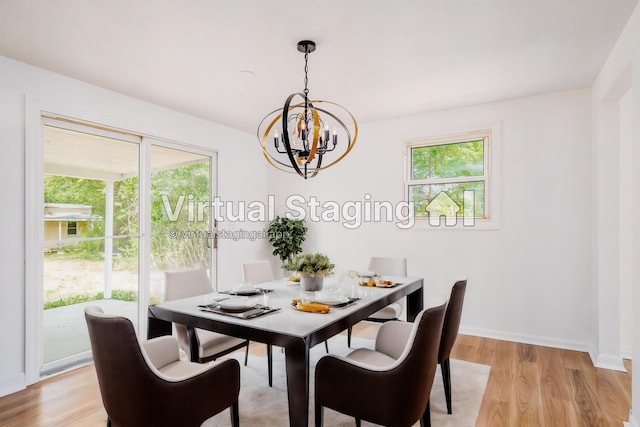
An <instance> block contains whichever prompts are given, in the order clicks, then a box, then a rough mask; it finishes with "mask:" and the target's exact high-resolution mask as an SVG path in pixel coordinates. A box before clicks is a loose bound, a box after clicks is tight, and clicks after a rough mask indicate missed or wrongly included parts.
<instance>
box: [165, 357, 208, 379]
mask: <svg viewBox="0 0 640 427" xmlns="http://www.w3.org/2000/svg"><path fill="white" fill-rule="evenodd" d="M208 369H209V364H202V363H193V362H187V361H186V360H178V361H176V362H173V363H169V364H168V365H165V366H163V367H162V368H160V369H158V371H160V373H162V374H163V375H166V376H167V377H171V378H176V379H178V378H184V377H191V376H194V375H196V374H198V373H199V372H201V371H202V372H204V371H206V370H208Z"/></svg>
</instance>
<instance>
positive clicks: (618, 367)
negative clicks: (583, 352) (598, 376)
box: [589, 351, 627, 372]
mask: <svg viewBox="0 0 640 427" xmlns="http://www.w3.org/2000/svg"><path fill="white" fill-rule="evenodd" d="M589 356H591V362H592V363H593V366H595V367H596V368H603V369H611V370H613V371H620V372H627V369H626V368H625V367H624V362H623V361H622V357H620V356H611V355H604V354H600V355H598V354H596V353H594V352H591V351H590V352H589Z"/></svg>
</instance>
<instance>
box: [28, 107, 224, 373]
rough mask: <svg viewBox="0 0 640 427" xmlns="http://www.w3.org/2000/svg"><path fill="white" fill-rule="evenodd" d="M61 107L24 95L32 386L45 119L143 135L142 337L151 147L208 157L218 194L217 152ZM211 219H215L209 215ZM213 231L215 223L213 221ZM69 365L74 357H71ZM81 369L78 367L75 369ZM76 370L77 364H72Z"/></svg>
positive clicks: (39, 350) (37, 366) (39, 312)
mask: <svg viewBox="0 0 640 427" xmlns="http://www.w3.org/2000/svg"><path fill="white" fill-rule="evenodd" d="M56 110H58V111H59V109H58V108H45V107H44V106H43V105H42V104H41V103H40V102H38V101H37V100H34V99H31V98H30V97H28V96H27V97H25V319H24V326H25V347H24V360H25V382H26V385H31V384H34V383H37V382H39V381H40V380H41V379H42V378H43V377H42V376H41V368H42V362H43V357H42V355H43V325H42V321H43V309H42V306H43V291H42V289H43V280H44V272H43V263H42V248H43V242H44V229H43V226H42V220H43V212H44V200H43V197H42V194H43V192H44V150H43V143H42V141H43V131H42V129H43V117H50V118H57V119H62V120H69V121H71V122H75V123H80V124H85V125H87V126H88V127H96V128H98V129H100V128H103V129H108V130H112V131H114V132H121V133H122V134H125V135H127V134H133V135H137V136H140V137H141V139H142V140H141V141H140V142H139V147H140V150H139V169H138V171H139V190H138V191H139V195H140V197H139V200H140V211H139V214H140V224H139V231H138V233H139V239H140V244H139V252H138V257H139V258H138V278H139V279H138V280H139V287H138V330H137V333H138V336H139V338H140V339H144V336H145V335H146V334H145V333H143V332H145V331H146V329H147V311H146V306H147V304H146V301H148V299H149V290H150V257H149V251H150V247H151V233H150V226H151V224H150V215H151V194H150V177H151V166H150V162H151V145H159V146H164V147H168V148H174V149H178V150H183V151H190V152H194V153H197V154H201V155H204V156H208V157H209V158H210V168H209V171H210V177H209V178H210V194H211V197H215V195H217V191H218V188H217V170H218V162H217V151H216V150H213V149H208V148H203V147H200V146H195V145H192V144H186V143H181V142H178V141H171V140H168V139H164V138H160V137H155V136H149V135H146V134H144V133H141V132H135V131H129V130H121V129H118V127H117V126H109V125H96V124H95V122H94V121H92V120H87V119H82V118H77V117H73V116H74V115H73V114H64V113H60V112H58V113H53V112H52V111H56ZM211 218H213V216H211ZM209 226H210V228H211V229H213V221H210V224H209ZM210 268H211V272H212V274H211V276H212V277H211V280H212V282H213V284H214V285H215V282H216V279H217V251H216V248H214V245H211V252H210ZM87 356H90V351H89V352H85V353H81V354H79V355H78V357H77V359H82V358H86V357H87ZM68 361H69V362H71V361H72V360H71V359H68ZM77 366H80V365H77ZM74 367H76V366H74Z"/></svg>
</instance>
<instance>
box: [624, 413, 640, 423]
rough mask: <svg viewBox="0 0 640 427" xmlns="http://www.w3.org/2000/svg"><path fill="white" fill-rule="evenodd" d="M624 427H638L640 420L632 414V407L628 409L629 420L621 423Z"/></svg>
mask: <svg viewBox="0 0 640 427" xmlns="http://www.w3.org/2000/svg"><path fill="white" fill-rule="evenodd" d="M623 425H624V427H640V421H638V419H637V418H636V417H635V416H634V415H633V409H632V410H630V411H629V422H626V423H623Z"/></svg>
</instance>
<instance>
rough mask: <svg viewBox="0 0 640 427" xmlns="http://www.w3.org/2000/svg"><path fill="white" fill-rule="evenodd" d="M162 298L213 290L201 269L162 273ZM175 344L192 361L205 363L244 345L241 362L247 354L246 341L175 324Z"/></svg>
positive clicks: (205, 292)
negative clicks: (244, 349) (176, 343)
mask: <svg viewBox="0 0 640 427" xmlns="http://www.w3.org/2000/svg"><path fill="white" fill-rule="evenodd" d="M164 286H165V293H164V296H165V300H166V301H173V300H177V299H181V298H188V297H193V296H198V295H204V294H208V293H211V292H213V289H212V288H211V282H210V281H209V276H208V275H207V270H205V269H204V268H194V269H190V270H181V271H167V272H165V273H164ZM174 326H175V330H176V335H177V338H178V344H179V345H180V348H181V349H182V350H183V351H184V352H185V353H187V355H189V359H190V360H191V361H192V362H200V363H205V362H209V361H211V360H215V359H217V358H218V357H221V356H224V355H225V354H229V353H231V352H233V351H235V350H238V349H240V348H242V347H246V353H245V356H244V364H245V365H246V364H247V362H248V357H249V341H248V340H245V339H243V338H236V337H232V336H229V335H223V334H219V333H217V332H211V331H207V330H204V329H195V328H188V327H187V326H185V325H182V324H180V323H174Z"/></svg>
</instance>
